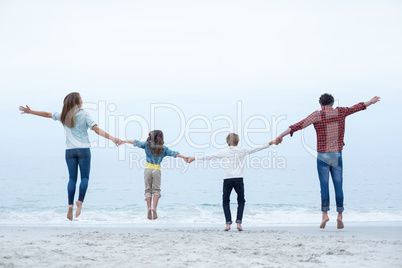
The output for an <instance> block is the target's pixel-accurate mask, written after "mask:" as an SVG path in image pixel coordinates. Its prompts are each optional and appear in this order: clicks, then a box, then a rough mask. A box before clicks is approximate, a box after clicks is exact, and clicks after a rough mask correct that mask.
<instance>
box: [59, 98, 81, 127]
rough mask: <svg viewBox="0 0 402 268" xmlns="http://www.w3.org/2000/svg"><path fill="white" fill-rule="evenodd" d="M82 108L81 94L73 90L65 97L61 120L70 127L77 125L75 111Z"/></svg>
mask: <svg viewBox="0 0 402 268" xmlns="http://www.w3.org/2000/svg"><path fill="white" fill-rule="evenodd" d="M80 108H81V95H80V93H78V92H72V93H70V94H68V95H67V96H66V97H65V98H64V103H63V110H62V111H61V115H60V121H61V123H62V124H63V125H65V126H66V127H68V128H73V127H75V113H76V112H77V110H78V109H80Z"/></svg>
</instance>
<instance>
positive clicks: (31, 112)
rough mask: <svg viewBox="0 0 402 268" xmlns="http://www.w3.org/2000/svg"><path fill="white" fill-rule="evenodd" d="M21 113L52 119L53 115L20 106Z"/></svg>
mask: <svg viewBox="0 0 402 268" xmlns="http://www.w3.org/2000/svg"><path fill="white" fill-rule="evenodd" d="M20 111H21V112H22V114H33V115H37V116H42V117H46V118H52V114H51V113H48V112H41V111H34V110H31V108H29V106H28V105H27V106H26V107H24V106H20Z"/></svg>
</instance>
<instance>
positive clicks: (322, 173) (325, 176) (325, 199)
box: [317, 152, 343, 212]
mask: <svg viewBox="0 0 402 268" xmlns="http://www.w3.org/2000/svg"><path fill="white" fill-rule="evenodd" d="M317 171H318V178H319V179H320V187H321V211H328V210H329V204H330V202H329V174H330V173H331V177H332V182H333V183H334V188H335V200H336V211H337V212H343V189H342V183H343V165H342V152H334V153H320V152H317Z"/></svg>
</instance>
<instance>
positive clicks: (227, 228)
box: [223, 224, 230, 232]
mask: <svg viewBox="0 0 402 268" xmlns="http://www.w3.org/2000/svg"><path fill="white" fill-rule="evenodd" d="M223 230H224V231H225V232H227V231H229V230H230V224H226V227H225V229H223Z"/></svg>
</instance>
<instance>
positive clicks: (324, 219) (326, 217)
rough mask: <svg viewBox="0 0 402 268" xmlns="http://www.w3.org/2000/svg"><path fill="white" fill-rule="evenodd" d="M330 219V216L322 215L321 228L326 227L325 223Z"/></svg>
mask: <svg viewBox="0 0 402 268" xmlns="http://www.w3.org/2000/svg"><path fill="white" fill-rule="evenodd" d="M328 221H329V218H328V216H323V217H322V222H321V225H320V228H321V229H324V228H325V225H326V224H327V222H328Z"/></svg>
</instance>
